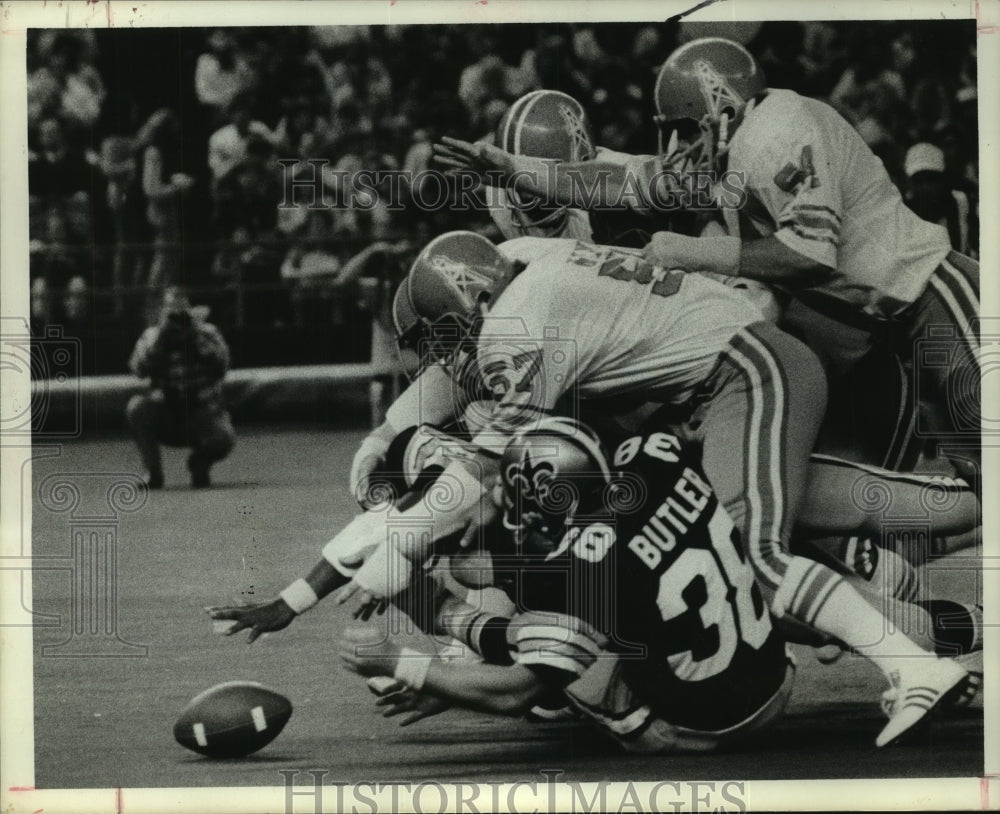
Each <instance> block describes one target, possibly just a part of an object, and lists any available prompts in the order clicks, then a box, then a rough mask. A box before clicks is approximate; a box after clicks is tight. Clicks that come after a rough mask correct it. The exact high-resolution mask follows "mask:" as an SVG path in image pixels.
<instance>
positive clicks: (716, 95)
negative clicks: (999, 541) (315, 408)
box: [435, 38, 980, 485]
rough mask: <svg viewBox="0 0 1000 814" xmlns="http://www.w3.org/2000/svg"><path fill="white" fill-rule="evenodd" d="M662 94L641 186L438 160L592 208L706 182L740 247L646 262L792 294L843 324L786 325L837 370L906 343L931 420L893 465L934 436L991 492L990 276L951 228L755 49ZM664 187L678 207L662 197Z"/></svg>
mask: <svg viewBox="0 0 1000 814" xmlns="http://www.w3.org/2000/svg"><path fill="white" fill-rule="evenodd" d="M655 98H656V104H657V110H658V114H659V115H658V116H657V126H658V127H659V128H660V133H661V148H660V155H659V156H649V157H647V158H648V161H647V162H646V164H645V170H644V172H643V173H642V176H641V177H639V178H635V177H630V174H629V173H630V170H629V168H627V167H626V166H623V165H622V164H621V163H617V164H616V163H610V162H594V161H590V162H578V163H576V164H572V163H569V162H566V163H562V164H559V165H558V166H557V167H555V168H552V167H548V166H545V165H544V164H543V163H542V162H540V161H538V160H537V159H532V158H529V157H525V156H513V155H511V154H510V153H508V152H505V151H504V150H501V149H499V148H498V147H494V146H490V145H484V144H469V143H467V142H463V141H459V140H455V139H445V140H444V144H441V145H436V146H435V151H436V153H437V155H438V157H439V160H440V161H441V163H443V164H444V165H445V166H449V167H452V168H460V169H472V170H475V171H477V172H479V173H481V174H482V175H483V176H484V177H488V178H490V180H491V181H492V183H503V179H506V180H512V181H513V183H514V184H515V188H516V190H517V191H518V193H519V194H523V195H532V196H537V197H540V198H541V199H543V200H545V201H548V202H552V203H558V204H563V205H567V206H576V207H583V208H587V207H601V206H606V205H609V204H611V205H614V203H615V202H616V201H620V200H621V198H622V194H623V190H625V189H626V188H628V189H629V190H630V191H631V194H632V195H633V196H634V195H637V194H638V195H646V196H647V197H646V200H645V203H646V204H647V205H648V206H650V207H653V208H655V207H657V206H660V207H663V206H675V205H677V203H678V202H684V198H685V194H687V195H690V193H691V192H692V190H695V189H697V188H698V187H699V185H703V184H704V183H705V182H708V183H709V184H711V185H713V186H712V187H711V192H712V193H713V197H715V199H716V201H717V203H718V204H719V207H720V209H721V211H722V214H723V216H724V218H725V222H726V226H727V231H728V235H723V236H708V237H701V238H693V237H688V236H685V235H679V234H674V233H671V232H658V233H657V234H656V235H654V237H653V239H652V241H651V242H650V244H649V245H648V246H647V248H646V256H647V258H648V259H649V260H650V261H652V262H653V263H656V264H663V265H666V266H668V267H671V268H673V267H677V268H683V269H685V270H688V271H710V272H712V273H716V274H723V275H730V276H739V277H748V278H752V279H756V280H761V281H764V282H767V283H770V284H772V285H775V286H778V287H780V288H781V289H782V290H783V291H784V292H785V293H786V294H788V295H790V296H791V297H793V298H795V299H796V300H797V301H798V302H800V303H804V304H805V305H808V306H809V307H810V308H812V309H815V310H816V311H819V312H821V313H824V314H826V315H828V316H829V317H830V318H831V319H832V321H833V325H840V326H842V327H841V329H840V330H836V329H835V330H832V331H830V330H827V331H823V332H821V333H816V332H815V331H814V330H813V329H814V325H813V324H811V320H810V318H809V314H810V313H811V312H802V311H799V310H798V309H794V308H793V309H791V310H790V312H789V314H788V315H786V319H788V320H791V321H792V322H793V323H794V324H795V327H796V328H798V329H799V330H801V331H802V332H803V333H804V334H805V335H806V336H807V337H809V339H810V343H811V344H812V345H813V347H815V348H816V349H817V350H818V351H820V352H821V353H823V354H825V355H826V356H827V357H829V358H830V359H833V360H842V361H844V362H845V363H850V359H849V358H845V351H846V350H847V347H848V345H850V344H853V342H854V337H855V335H856V333H857V331H856V330H855V329H861V330H863V331H865V332H869V333H871V334H872V335H874V336H876V337H878V338H879V340H880V341H885V342H888V343H889V344H890V345H892V346H894V347H896V348H897V350H898V352H899V353H900V354H901V356H903V357H904V358H905V359H907V360H908V362H909V364H910V366H911V369H912V374H913V376H914V386H916V387H918V388H919V394H920V396H921V399H922V402H923V413H922V417H923V418H924V426H923V427H921V428H920V429H921V431H920V432H919V433H915V431H914V427H913V426H908V427H906V428H905V429H906V432H905V433H903V434H902V435H901V438H904V439H907V441H906V443H901V444H900V445H899V447H898V449H897V453H898V455H897V461H896V463H898V464H899V465H901V466H903V467H910V466H912V465H913V464H914V462H915V461H916V458H917V456H918V454H919V451H920V447H921V446H922V445H923V443H924V441H925V440H926V439H927V437H928V436H929V437H931V438H932V439H933V440H936V441H937V442H938V443H947V447H945V448H944V449H943V452H944V453H945V454H946V455H947V456H948V457H949V458H950V459H951V461H952V463H953V464H954V465H955V467H956V469H957V470H958V471H959V472H960V473H961V474H962V476H963V477H965V478H966V479H971V480H970V482H972V483H974V484H976V485H978V477H979V475H978V472H979V459H980V451H979V450H980V447H979V443H980V442H979V426H980V387H979V375H978V371H979V366H978V353H979V329H978V324H979V323H978V317H979V267H978V264H977V263H976V262H975V261H973V260H971V259H970V258H967V257H965V256H963V255H960V254H958V253H956V252H954V251H952V250H951V247H950V243H949V239H948V234H947V231H946V230H945V229H944V228H943V227H941V226H938V225H935V224H931V223H928V222H925V221H923V220H921V219H920V218H919V217H917V216H916V215H915V214H913V213H912V212H910V211H909V210H908V209H907V208H906V206H905V204H904V203H903V200H902V197H901V195H900V194H899V191H898V190H897V189H896V187H895V186H893V184H892V182H891V180H890V179H889V176H888V174H887V173H886V171H885V168H884V167H883V165H882V163H881V161H879V160H878V158H877V157H876V156H875V155H874V154H873V153H872V152H871V150H870V149H869V148H868V147H867V145H865V144H864V142H863V141H862V139H861V137H860V136H859V135H858V134H857V133H856V132H855V130H854V129H853V128H852V127H851V126H850V125H849V124H848V123H847V122H846V121H845V120H844V119H843V118H841V117H840V116H839V114H837V113H836V112H835V111H834V110H833V109H832V108H831V107H829V106H828V105H826V104H824V103H822V102H819V101H816V100H813V99H808V98H805V97H802V96H799V95H798V94H796V93H794V92H792V91H787V90H768V89H767V87H766V82H765V79H764V75H763V73H762V71H761V70H760V67H759V65H757V63H756V61H755V60H754V59H753V57H752V56H751V55H750V54H749V52H747V51H746V49H745V48H743V47H742V46H740V45H738V44H736V43H734V42H730V41H728V40H725V39H720V38H707V39H700V40H695V41H693V42H690V43H687V44H685V45H683V46H682V47H680V48H679V49H678V50H677V51H676V52H674V54H672V55H671V56H670V58H669V59H668V60H667V61H666V62H665V63H664V65H663V67H662V68H661V70H660V74H659V77H658V79H657V82H656V88H655ZM668 133H669V134H670V135H671V137H670V139H669V146H668V147H667V148H664V147H663V146H662V145H663V136H664V135H666V134H668ZM631 166H632V165H629V167H631ZM487 173H489V175H487ZM602 174H604V182H603V183H598V182H599V179H600V178H601V175H602ZM725 179H729V180H728V181H727V180H725ZM716 182H718V183H716ZM663 184H665V185H666V187H667V192H666V195H665V196H661V195H659V194H658V193H657V190H659V189H661V186H662V185H663ZM677 190H683V191H684V192H685V194H681V195H678V194H676V193H677ZM665 201H666V202H667V203H665ZM797 313H798V314H802V313H805V314H806V319H805V320H796V319H795V317H796V314H797ZM807 320H808V321H807ZM931 327H933V328H935V331H936V336H937V337H939V338H940V339H941V341H939V342H934V343H933V344H934V348H933V349H934V351H935V354H934V358H935V361H934V362H933V363H930V364H928V363H926V362H925V360H923V359H921V358H920V356H919V350H920V348H919V346H920V345H921V343H926V342H928V341H930V338H929V335H928V329H929V328H931ZM942 329H949V330H950V332H949V333H947V336H944V335H943V334H942V333H941V330H942ZM848 335H850V336H851V338H850V339H849V340H848V339H845V337H847V336H848ZM938 359H940V363H939V362H938V361H937V360H938ZM909 418H911V419H912V416H909ZM907 447H908V450H907Z"/></svg>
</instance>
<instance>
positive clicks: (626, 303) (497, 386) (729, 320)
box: [476, 238, 764, 447]
mask: <svg viewBox="0 0 1000 814" xmlns="http://www.w3.org/2000/svg"><path fill="white" fill-rule="evenodd" d="M499 248H500V250H501V251H502V252H503V253H504V254H505V255H506V256H507V257H509V258H512V259H519V260H521V261H522V262H526V263H527V268H526V269H525V270H524V271H522V272H521V273H520V274H519V275H518V276H517V277H515V278H514V280H513V281H512V282H511V283H510V285H509V286H508V287H507V288H506V289H505V290H504V291H503V293H502V294H501V295H500V296H499V297H498V299H497V301H496V302H495V303H494V304H493V305H492V306H491V308H490V312H489V314H488V316H487V317H486V318H485V320H484V322H483V327H482V330H481V332H480V334H479V340H478V352H477V354H476V364H477V366H478V373H479V374H480V375H481V377H482V381H483V382H484V385H485V387H486V389H487V390H488V391H490V392H491V393H492V395H493V397H494V399H495V400H496V401H497V405H496V409H495V412H494V418H493V420H492V421H491V423H490V426H488V427H487V428H486V429H485V430H484V432H483V433H481V434H480V436H479V437H477V442H478V443H480V444H481V445H482V446H487V447H489V446H494V445H499V444H500V443H501V438H502V437H504V436H506V435H507V434H509V433H510V432H511V431H512V430H514V429H516V428H517V427H518V426H522V425H523V424H524V423H525V422H526V421H528V420H530V418H531V416H532V415H535V414H537V412H538V411H548V410H551V409H552V408H553V407H554V406H555V405H556V403H557V402H558V401H560V399H563V398H564V397H569V398H580V399H598V398H621V397H633V398H635V399H637V400H642V401H662V402H671V403H679V402H682V401H684V400H686V399H688V398H689V397H690V396H691V395H692V393H693V392H694V390H695V388H696V387H697V386H698V384H700V383H701V382H702V381H704V380H705V378H706V377H707V376H708V374H709V373H710V372H711V370H712V368H713V366H714V365H715V362H716V359H717V357H718V355H719V352H720V351H722V350H723V349H724V348H725V346H726V345H727V343H728V342H729V341H730V339H732V337H733V335H734V334H735V333H736V332H737V331H738V330H739V329H740V328H742V327H745V326H747V325H750V324H753V323H755V322H760V321H762V320H763V319H764V315H763V314H762V313H761V311H760V309H758V308H757V307H756V306H755V305H754V304H753V303H752V302H750V301H749V300H748V299H747V298H746V296H745V295H744V294H743V293H742V292H740V291H737V290H734V289H731V288H729V287H727V286H724V285H721V284H720V283H717V282H715V281H714V280H711V279H708V278H707V277H703V276H701V275H698V274H686V273H684V272H682V271H677V270H668V269H663V268H659V267H655V266H652V265H650V264H649V263H647V262H645V261H644V260H643V257H642V252H641V251H639V250H635V249H622V248H619V247H612V246H595V245H592V244H587V243H582V242H580V241H575V240H556V239H547V238H519V239H517V240H512V241H508V242H506V243H503V244H501V245H500V247H499ZM569 409H570V411H572V406H570V407H569ZM491 432H493V433H499V435H500V438H497V437H493V438H492V441H491V439H490V438H488V437H487V436H489V434H490V433H491Z"/></svg>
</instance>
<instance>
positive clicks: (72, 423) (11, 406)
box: [0, 317, 82, 442]
mask: <svg viewBox="0 0 1000 814" xmlns="http://www.w3.org/2000/svg"><path fill="white" fill-rule="evenodd" d="M80 348H81V343H80V340H79V339H76V338H75V337H71V336H64V335H63V329H62V327H61V326H58V325H50V326H48V327H47V328H46V329H45V333H44V335H42V336H32V334H31V328H30V325H29V324H28V321H27V320H26V319H23V318H18V317H3V318H2V320H0V364H2V365H3V369H4V371H5V373H6V374H7V375H9V376H12V377H13V376H19V375H27V376H29V377H30V381H31V390H30V397H29V398H26V399H23V398H19V397H18V394H17V393H12V394H11V396H12V397H11V398H10V400H9V402H8V403H7V405H6V406H5V409H4V412H3V416H2V418H0V435H2V437H3V439H4V440H5V441H10V440H16V441H20V440H24V439H33V440H34V441H36V442H38V441H42V442H44V441H63V440H67V439H69V438H78V437H79V436H80V432H81V414H82V408H81V398H80V372H81V371H80V364H81V362H80V359H81V353H80ZM57 389H58V390H61V391H63V393H61V394H60V395H61V396H64V400H65V402H66V403H67V404H68V405H70V406H69V409H67V410H65V411H63V412H64V413H65V420H63V421H60V422H58V423H56V422H50V421H49V415H50V412H51V410H52V407H53V402H54V398H55V391H56V390H57Z"/></svg>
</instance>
